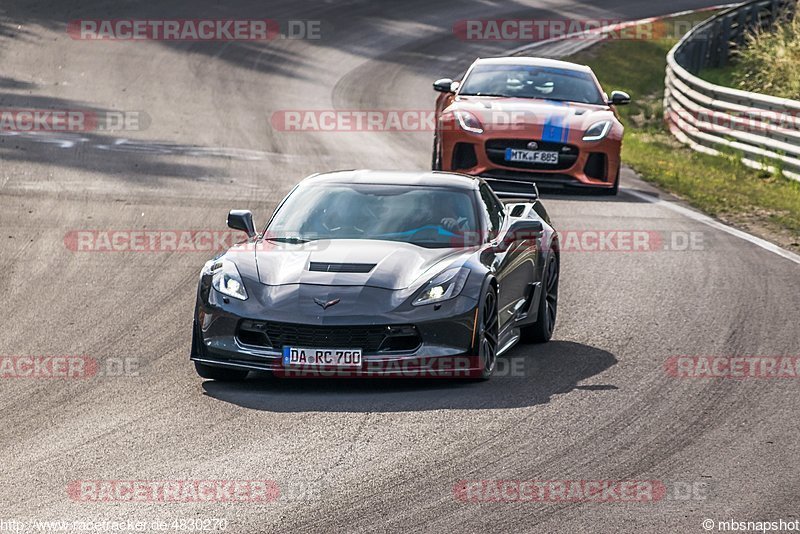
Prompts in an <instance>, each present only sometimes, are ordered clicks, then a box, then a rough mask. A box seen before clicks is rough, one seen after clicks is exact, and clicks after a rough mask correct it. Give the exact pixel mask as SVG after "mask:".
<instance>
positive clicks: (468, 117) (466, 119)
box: [453, 110, 483, 134]
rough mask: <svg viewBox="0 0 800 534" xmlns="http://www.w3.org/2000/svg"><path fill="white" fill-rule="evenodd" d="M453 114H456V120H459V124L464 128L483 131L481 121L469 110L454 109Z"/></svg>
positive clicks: (478, 131) (478, 132) (476, 131)
mask: <svg viewBox="0 0 800 534" xmlns="http://www.w3.org/2000/svg"><path fill="white" fill-rule="evenodd" d="M453 114H454V115H455V116H456V121H458V125H459V126H460V127H461V129H462V130H464V131H467V132H472V133H477V134H480V133H483V125H482V124H481V121H479V120H478V117H476V116H475V115H473V114H472V113H470V112H469V111H463V110H458V111H454V112H453Z"/></svg>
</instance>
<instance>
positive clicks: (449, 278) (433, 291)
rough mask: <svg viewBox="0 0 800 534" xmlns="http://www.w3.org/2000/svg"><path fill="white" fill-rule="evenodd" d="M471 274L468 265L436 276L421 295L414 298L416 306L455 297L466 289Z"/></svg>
mask: <svg viewBox="0 0 800 534" xmlns="http://www.w3.org/2000/svg"><path fill="white" fill-rule="evenodd" d="M468 276H469V269H468V268H467V267H454V268H452V269H447V270H446V271H444V272H442V273H440V274H438V275H437V276H435V277H434V278H433V279H432V280H431V281H430V282H428V285H427V286H425V289H424V290H423V291H422V293H420V295H419V296H418V297H417V298H416V299H414V302H412V304H413V305H414V306H421V305H423V304H433V303H435V302H442V301H445V300H449V299H452V298H455V297H457V296H458V295H459V293H461V290H462V289H464V285H465V284H466V283H467V277H468Z"/></svg>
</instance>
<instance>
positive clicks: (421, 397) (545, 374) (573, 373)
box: [203, 341, 617, 412]
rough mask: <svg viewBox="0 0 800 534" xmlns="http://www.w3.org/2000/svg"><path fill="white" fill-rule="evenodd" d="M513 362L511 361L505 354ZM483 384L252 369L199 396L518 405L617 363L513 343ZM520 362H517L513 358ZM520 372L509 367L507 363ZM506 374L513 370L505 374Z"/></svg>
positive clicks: (355, 405) (580, 350)
mask: <svg viewBox="0 0 800 534" xmlns="http://www.w3.org/2000/svg"><path fill="white" fill-rule="evenodd" d="M517 359H520V361H516V364H515V366H513V367H512V365H511V363H512V360H517ZM501 360H504V361H503V362H499V364H498V371H499V374H498V375H495V376H494V377H493V378H492V379H491V380H490V381H488V382H463V381H456V380H447V379H428V380H422V379H378V378H376V379H305V380H303V379H278V378H274V377H272V376H269V375H266V376H265V375H263V374H262V375H254V374H251V375H250V376H251V378H250V379H248V380H245V381H244V382H234V383H226V382H215V381H206V382H204V383H203V389H204V390H205V394H206V395H209V396H211V397H213V398H215V399H219V400H221V401H225V402H229V403H231V404H236V405H237V406H241V407H243V408H248V409H251V410H265V411H273V412H406V411H424V410H443V409H454V410H472V409H492V408H520V407H524V406H533V405H537V404H545V403H548V402H550V399H551V397H552V396H553V395H556V394H563V393H569V392H570V391H573V390H574V389H584V390H590V391H613V390H615V389H616V387H615V386H585V387H584V386H579V385H578V383H579V382H580V381H582V380H585V379H587V378H590V377H592V376H595V375H598V374H600V373H602V372H603V371H605V370H606V369H608V368H609V367H611V366H613V365H614V364H616V363H617V359H616V358H615V357H614V355H613V354H611V353H609V352H606V351H604V350H600V349H597V348H594V347H590V346H588V345H582V344H580V343H573V342H570V341H551V342H550V343H548V344H546V345H533V346H525V345H523V346H519V347H517V348H516V349H514V350H512V351H511V353H509V354H508V355H506V356H504V357H503V358H501ZM520 363H521V364H520ZM512 368H514V369H518V370H519V369H521V370H522V372H514V373H512V372H511V369H512ZM512 375H513V376H512Z"/></svg>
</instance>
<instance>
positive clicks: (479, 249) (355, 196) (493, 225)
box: [191, 171, 559, 380]
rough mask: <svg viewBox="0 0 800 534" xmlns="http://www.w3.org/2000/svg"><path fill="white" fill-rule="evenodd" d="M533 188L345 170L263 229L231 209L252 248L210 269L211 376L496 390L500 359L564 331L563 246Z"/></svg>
mask: <svg viewBox="0 0 800 534" xmlns="http://www.w3.org/2000/svg"><path fill="white" fill-rule="evenodd" d="M523 185H524V186H525V187H520V186H519V184H516V183H504V182H493V183H492V186H490V185H489V183H487V181H485V180H483V179H481V178H478V177H475V176H468V175H461V174H455V173H445V172H424V173H419V172H417V173H413V172H412V173H409V172H388V171H387V172H377V171H340V172H331V173H325V174H318V175H312V176H310V177H308V178H306V179H305V180H302V181H301V182H300V183H299V184H298V185H297V186H295V188H294V189H293V190H292V191H291V192H290V193H289V194H288V195H287V196H286V198H285V199H284V200H283V201H282V202H281V203H280V204H279V205H278V207H277V209H276V210H275V213H274V214H273V215H272V218H271V219H270V221H269V222H268V223H267V225H266V226H265V227H264V230H263V231H262V232H260V233H257V232H256V230H255V225H254V223H253V216H252V214H251V213H250V212H249V211H245V210H233V211H231V212H230V213H229V214H228V226H230V227H231V228H233V229H236V230H241V231H244V232H246V233H247V235H248V239H247V240H246V241H244V242H242V243H240V244H237V245H235V246H233V247H231V248H230V249H229V250H227V251H226V252H224V253H222V254H220V255H218V256H217V257H215V258H213V259H212V260H210V261H209V262H207V263H206V264H205V266H204V267H203V269H202V273H201V275H200V281H199V285H198V290H197V302H196V308H195V314H194V326H193V335H192V348H191V359H192V360H193V361H194V362H195V367H196V370H197V372H198V374H199V375H200V376H201V377H203V378H210V379H216V380H240V379H243V378H245V376H246V375H247V373H248V372H249V371H272V372H274V373H275V374H278V375H284V376H286V375H291V374H292V373H296V374H298V375H299V376H303V373H314V372H317V371H324V372H328V373H331V372H336V373H341V374H342V375H343V376H457V377H468V378H478V379H488V378H489V377H490V376H491V375H492V373H493V372H494V370H495V367H496V362H497V357H498V356H499V355H501V354H503V353H504V352H506V351H507V350H508V349H510V348H511V347H512V346H514V345H515V344H516V343H517V342H518V341H520V340H530V341H538V342H545V341H548V340H549V339H550V337H551V336H552V334H553V329H554V327H555V321H556V313H557V305H558V281H559V248H558V236H557V234H556V232H555V230H554V229H553V227H552V225H551V224H550V219H549V216H548V215H547V212H546V210H545V208H544V206H543V205H542V203H541V202H540V200H539V199H538V192H537V191H536V188H535V186H533V185H530V184H523ZM495 190H497V191H498V192H499V193H496V192H495ZM500 197H503V198H504V200H505V201H503V200H501V199H500Z"/></svg>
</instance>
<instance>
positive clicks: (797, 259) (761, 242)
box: [620, 188, 800, 265]
mask: <svg viewBox="0 0 800 534" xmlns="http://www.w3.org/2000/svg"><path fill="white" fill-rule="evenodd" d="M620 192H621V193H625V194H628V195H631V196H634V197H636V198H638V199H641V200H645V201H647V202H650V203H651V204H657V205H659V206H662V207H664V208H667V209H669V210H672V211H674V212H676V213H680V214H681V215H683V216H684V217H687V218H689V219H692V220H694V221H697V222H700V223H703V224H705V225H707V226H710V227H712V228H716V229H717V230H722V231H723V232H725V233H727V234H730V235H732V236H735V237H738V238H739V239H744V240H745V241H748V242H750V243H752V244H754V245H756V246H758V247H761V248H763V249H764V250H768V251H770V252H772V253H774V254H777V255H778V256H780V257H782V258H786V259H787V260H789V261H793V262H794V263H796V264H798V265H800V255H797V254H795V253H794V252H790V251H788V250H786V249H783V248H781V247H779V246H778V245H776V244H774V243H770V242H769V241H767V240H765V239H761V238H760V237H756V236H754V235H751V234H748V233H747V232H744V231H742V230H738V229H736V228H733V227H731V226H728V225H727V224H724V223H721V222H719V221H718V220H716V219H713V218H711V217H709V216H708V215H705V214H703V213H700V212H697V211H694V210H691V209H689V208H686V207H684V206H681V205H680V204H676V203H674V202H670V201H668V200H663V199H660V198H657V197H653V196H650V195H648V194H645V193H640V192H639V191H634V190H632V189H627V188H620Z"/></svg>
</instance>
